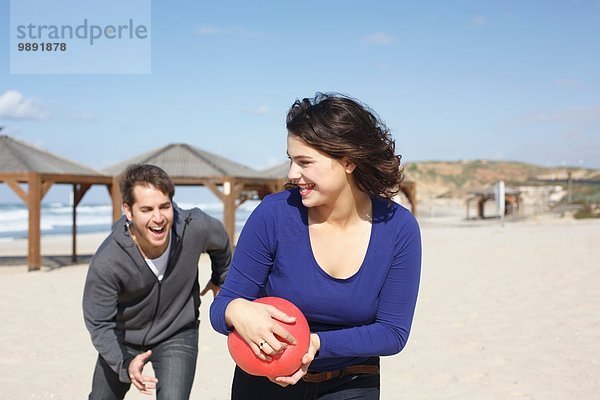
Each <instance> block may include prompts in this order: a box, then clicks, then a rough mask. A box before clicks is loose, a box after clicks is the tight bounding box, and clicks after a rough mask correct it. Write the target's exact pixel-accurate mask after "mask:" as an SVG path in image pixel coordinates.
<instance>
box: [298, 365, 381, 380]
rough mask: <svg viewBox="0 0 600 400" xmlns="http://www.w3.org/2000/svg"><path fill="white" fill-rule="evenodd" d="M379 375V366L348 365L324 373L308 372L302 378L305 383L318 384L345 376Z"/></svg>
mask: <svg viewBox="0 0 600 400" xmlns="http://www.w3.org/2000/svg"><path fill="white" fill-rule="evenodd" d="M357 374H364V375H379V366H377V365H350V366H349V367H346V368H342V369H338V370H335V371H326V372H308V373H307V374H306V375H304V376H303V377H302V379H304V380H305V381H306V382H311V383H318V382H323V381H326V380H329V379H333V378H341V377H343V376H347V375H357Z"/></svg>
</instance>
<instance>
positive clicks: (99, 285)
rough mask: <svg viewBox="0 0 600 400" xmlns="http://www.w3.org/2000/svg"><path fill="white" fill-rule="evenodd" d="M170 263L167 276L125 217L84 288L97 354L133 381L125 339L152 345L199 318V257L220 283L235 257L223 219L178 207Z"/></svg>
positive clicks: (105, 244)
mask: <svg viewBox="0 0 600 400" xmlns="http://www.w3.org/2000/svg"><path fill="white" fill-rule="evenodd" d="M171 234H172V235H173V236H172V242H171V250H170V254H169V262H168V265H167V270H166V271H165V276H164V278H163V280H162V281H160V282H159V281H158V278H157V277H156V275H154V273H153V272H152V270H151V269H150V267H149V266H148V265H147V264H146V261H145V260H144V257H143V256H142V254H141V253H140V251H139V249H138V248H137V246H136V245H135V243H134V242H133V239H132V238H131V236H130V234H129V230H128V228H127V225H126V219H125V217H121V219H119V220H118V221H117V222H116V223H115V224H114V225H113V227H112V232H111V234H110V235H109V236H108V237H107V238H106V239H105V240H104V242H103V243H102V244H101V245H100V247H99V248H98V250H97V251H96V254H95V255H94V257H93V258H92V260H91V262H90V266H89V270H88V274H87V278H86V282H85V289H84V293H83V315H84V319H85V325H86V327H87V329H88V330H89V331H90V334H91V337H92V343H93V344H94V347H96V350H98V353H99V354H100V356H102V358H104V360H105V361H106V362H107V363H108V364H109V365H110V366H111V368H112V369H113V370H114V371H115V372H116V373H118V374H119V379H120V380H121V381H122V382H130V380H129V376H128V373H127V368H128V367H129V362H131V360H130V359H125V357H124V355H125V354H127V352H126V351H124V350H122V349H121V345H122V344H123V343H127V344H131V345H134V346H140V347H142V348H145V347H148V348H149V347H151V346H153V345H155V344H157V343H160V342H161V341H163V340H165V339H167V338H169V337H171V336H172V335H173V334H175V333H177V332H178V331H179V330H181V329H182V328H185V327H186V326H190V325H192V324H194V323H196V321H198V317H199V306H200V293H199V292H200V288H199V283H198V260H199V258H200V255H201V254H202V253H204V252H206V253H208V255H209V256H210V259H211V264H212V265H211V267H212V275H211V281H212V282H213V283H215V284H217V285H219V286H220V285H221V284H222V283H223V281H224V280H225V276H226V274H227V271H228V268H229V262H230V261H231V249H230V246H229V239H228V236H227V232H226V231H225V229H224V227H223V224H222V223H221V222H220V221H219V220H217V219H215V218H213V217H211V216H209V215H208V214H206V213H204V212H203V211H201V210H199V209H197V208H194V209H192V210H182V209H179V208H177V207H176V206H174V216H173V227H172V231H171Z"/></svg>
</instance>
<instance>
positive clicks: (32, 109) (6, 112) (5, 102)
mask: <svg viewBox="0 0 600 400" xmlns="http://www.w3.org/2000/svg"><path fill="white" fill-rule="evenodd" d="M0 117H4V118H12V119H46V118H48V117H50V112H49V111H48V110H46V109H44V107H43V105H42V104H41V101H40V100H38V99H36V98H35V97H30V98H25V96H23V95H22V94H21V93H20V92H18V91H16V90H9V91H7V92H5V93H4V94H2V95H0Z"/></svg>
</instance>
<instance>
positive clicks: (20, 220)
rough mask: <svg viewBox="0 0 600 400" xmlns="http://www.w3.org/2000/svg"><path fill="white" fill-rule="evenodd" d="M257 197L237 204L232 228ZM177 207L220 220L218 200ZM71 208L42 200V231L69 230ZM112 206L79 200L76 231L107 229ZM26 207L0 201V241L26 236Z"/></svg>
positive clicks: (238, 227) (241, 221)
mask: <svg viewBox="0 0 600 400" xmlns="http://www.w3.org/2000/svg"><path fill="white" fill-rule="evenodd" d="M258 204H259V201H250V200H249V201H246V202H244V203H243V204H242V205H241V206H239V207H238V209H237V212H236V215H235V219H236V221H235V229H236V232H239V231H240V230H241V229H242V227H243V226H244V223H245V222H246V220H247V219H248V216H250V213H251V212H252V210H254V208H255V207H256V206H257V205H258ZM177 205H178V206H179V207H181V208H184V209H187V208H193V207H198V208H200V209H201V210H203V211H204V212H206V213H207V214H209V215H212V216H213V217H215V218H217V219H219V220H220V221H222V220H223V204H222V203H216V202H215V203H198V204H194V203H177ZM72 220H73V216H72V209H71V206H70V205H69V204H68V203H67V204H65V203H42V217H41V224H40V225H41V230H42V234H43V235H60V234H70V233H71V226H72V224H73V222H72ZM111 225H112V207H111V205H110V204H81V205H79V206H78V207H77V232H79V233H98V232H106V233H107V234H108V233H109V232H110V227H111ZM27 228H28V211H27V207H26V206H25V204H23V203H3V204H2V203H0V241H10V240H14V239H22V238H27Z"/></svg>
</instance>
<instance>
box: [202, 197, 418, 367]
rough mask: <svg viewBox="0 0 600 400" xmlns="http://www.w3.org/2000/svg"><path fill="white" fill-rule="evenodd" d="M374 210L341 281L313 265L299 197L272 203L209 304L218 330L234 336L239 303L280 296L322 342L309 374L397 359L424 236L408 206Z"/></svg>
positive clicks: (378, 205)
mask: <svg viewBox="0 0 600 400" xmlns="http://www.w3.org/2000/svg"><path fill="white" fill-rule="evenodd" d="M372 204H373V217H372V227H371V237H370V239H369V245H368V249H367V252H366V255H365V258H364V260H363V263H362V265H361V266H360V269H359V270H358V272H356V273H355V274H354V275H353V276H351V277H349V278H346V279H338V278H334V277H331V276H330V275H328V274H327V273H326V272H325V271H324V270H323V269H321V267H320V266H319V265H318V263H317V261H316V260H315V257H314V255H313V252H312V249H311V245H310V237H309V232H308V212H307V208H306V207H304V206H303V205H302V201H301V197H300V194H299V192H298V190H297V189H293V190H288V191H283V192H280V193H276V194H274V195H270V196H267V197H266V198H265V199H264V200H263V201H262V202H261V203H260V204H259V206H258V207H257V208H256V209H255V210H254V211H253V213H252V214H251V215H250V217H249V218H248V221H247V222H246V224H245V225H244V228H243V229H242V232H241V234H240V237H239V240H238V243H237V247H236V249H235V253H234V256H233V260H232V263H231V266H230V269H229V274H228V275H227V278H226V280H225V283H224V285H223V287H222V288H221V291H220V292H219V294H218V295H217V297H216V298H215V300H214V301H213V303H212V304H211V308H210V319H211V323H212V326H213V328H214V329H215V330H216V331H218V332H220V333H223V334H228V333H230V332H231V330H230V329H229V328H228V327H227V325H226V323H225V309H226V308H227V305H228V304H229V302H230V301H232V300H234V299H236V298H240V297H241V298H245V299H248V300H254V299H256V298H259V297H265V296H278V297H283V298H285V299H287V300H289V301H291V302H292V303H294V304H295V305H296V306H297V307H298V308H299V309H300V310H301V311H302V312H303V313H304V315H305V316H306V319H307V320H308V323H309V325H310V329H311V332H314V333H317V334H318V335H319V339H320V341H321V348H320V350H319V352H318V355H317V357H316V358H315V360H314V361H313V362H312V364H311V366H310V370H313V371H329V370H335V369H338V368H342V367H345V366H348V365H351V364H357V363H360V362H362V361H364V360H366V359H367V358H368V357H371V356H383V355H392V354H396V353H398V352H400V351H401V350H402V348H403V347H404V346H405V344H406V342H407V340H408V336H409V333H410V327H411V324H412V319H413V314H414V310H415V304H416V301H417V292H418V288H419V278H420V271H421V236H420V231H419V226H418V224H417V222H416V220H415V218H414V217H413V216H412V214H411V213H410V212H409V211H408V210H406V209H405V208H404V207H402V206H400V205H398V204H396V203H392V202H390V201H387V200H385V199H379V198H373V199H372Z"/></svg>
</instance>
